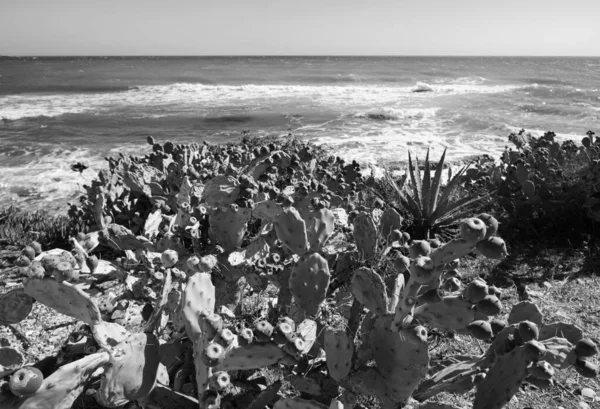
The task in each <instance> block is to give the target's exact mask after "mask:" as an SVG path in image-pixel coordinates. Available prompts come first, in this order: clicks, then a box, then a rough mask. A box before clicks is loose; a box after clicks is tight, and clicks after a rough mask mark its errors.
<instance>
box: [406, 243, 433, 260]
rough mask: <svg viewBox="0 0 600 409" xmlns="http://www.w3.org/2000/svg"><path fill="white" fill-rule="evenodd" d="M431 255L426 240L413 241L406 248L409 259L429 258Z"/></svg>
mask: <svg viewBox="0 0 600 409" xmlns="http://www.w3.org/2000/svg"><path fill="white" fill-rule="evenodd" d="M430 254H431V245H430V244H429V242H427V241H426V240H414V241H413V242H412V243H411V245H410V246H409V247H408V255H409V257H410V258H417V257H419V256H423V257H429V255H430Z"/></svg>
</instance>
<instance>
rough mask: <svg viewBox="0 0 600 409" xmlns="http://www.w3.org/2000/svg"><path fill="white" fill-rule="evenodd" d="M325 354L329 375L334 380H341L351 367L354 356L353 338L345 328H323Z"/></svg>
mask: <svg viewBox="0 0 600 409" xmlns="http://www.w3.org/2000/svg"><path fill="white" fill-rule="evenodd" d="M325 354H326V356H327V370H328V371H329V376H331V377H332V378H333V379H335V380H336V381H341V380H342V379H344V378H345V377H346V376H348V374H349V373H350V369H352V358H353V356H354V340H352V339H351V338H350V336H349V335H348V333H347V332H346V331H345V330H334V329H331V328H327V329H326V330H325Z"/></svg>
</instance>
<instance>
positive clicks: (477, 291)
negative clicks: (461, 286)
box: [464, 280, 488, 304]
mask: <svg viewBox="0 0 600 409" xmlns="http://www.w3.org/2000/svg"><path fill="white" fill-rule="evenodd" d="M487 295H488V286H487V284H486V283H485V281H483V280H473V281H471V282H470V283H469V285H467V288H465V292H464V296H465V298H466V299H467V300H468V301H469V302H471V303H473V304H477V303H478V302H479V301H481V300H483V299H484V298H485V297H486V296H487Z"/></svg>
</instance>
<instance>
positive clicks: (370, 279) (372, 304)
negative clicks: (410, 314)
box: [352, 267, 388, 315]
mask: <svg viewBox="0 0 600 409" xmlns="http://www.w3.org/2000/svg"><path fill="white" fill-rule="evenodd" d="M352 294H354V297H355V298H356V299H357V300H358V302H360V303H361V304H362V305H364V306H365V307H367V308H368V309H369V311H371V312H372V313H374V314H377V315H385V314H386V313H387V307H388V296H387V293H386V289H385V284H384V282H383V279H382V278H381V276H380V275H379V274H377V273H376V272H375V271H373V270H371V269H369V268H365V267H363V268H359V269H358V270H356V271H355V272H354V274H353V275H352Z"/></svg>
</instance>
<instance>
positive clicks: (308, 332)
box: [296, 319, 317, 354]
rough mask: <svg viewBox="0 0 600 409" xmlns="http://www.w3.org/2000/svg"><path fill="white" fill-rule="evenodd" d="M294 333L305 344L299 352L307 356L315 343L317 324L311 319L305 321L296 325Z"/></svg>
mask: <svg viewBox="0 0 600 409" xmlns="http://www.w3.org/2000/svg"><path fill="white" fill-rule="evenodd" d="M296 332H297V333H298V335H299V336H300V337H301V338H302V340H303V341H304V344H305V345H304V349H303V350H302V351H301V352H302V353H303V354H308V353H309V351H310V350H311V349H312V347H313V345H314V344H315V342H316V341H317V323H316V322H315V321H313V320H311V319H305V320H303V321H302V322H301V323H300V324H299V325H298V328H296Z"/></svg>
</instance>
